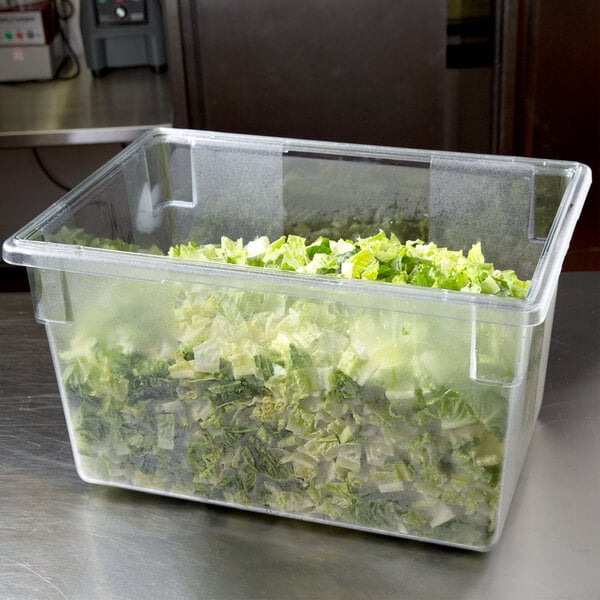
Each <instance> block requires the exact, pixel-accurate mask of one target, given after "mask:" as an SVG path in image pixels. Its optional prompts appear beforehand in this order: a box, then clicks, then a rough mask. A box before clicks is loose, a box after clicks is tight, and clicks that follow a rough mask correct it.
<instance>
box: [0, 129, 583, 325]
mask: <svg viewBox="0 0 600 600" xmlns="http://www.w3.org/2000/svg"><path fill="white" fill-rule="evenodd" d="M165 137H168V138H169V139H170V140H171V141H175V142H177V141H179V142H181V143H186V144H189V145H190V146H193V145H197V144H198V143H206V142H214V143H218V144H225V145H227V144H228V143H232V144H233V143H236V144H240V143H242V144H243V143H245V144H260V145H261V146H262V147H264V146H265V145H272V146H277V147H280V148H281V149H282V152H288V151H307V152H310V153H312V154H314V153H315V152H317V151H320V152H324V153H335V154H336V155H339V154H340V153H343V154H344V155H346V156H356V157H357V158H366V159H368V158H369V157H371V158H374V159H381V158H391V159H394V160H402V159H403V158H408V159H410V160H411V162H413V163H414V162H415V161H417V162H421V163H423V164H427V165H429V164H430V163H431V161H432V160H433V159H434V158H440V157H443V158H450V159H452V158H454V159H459V160H462V161H465V160H466V161H481V160H493V161H495V162H497V163H502V162H504V163H507V164H515V163H520V164H527V165H530V166H534V167H536V166H537V167H541V168H556V169H561V170H564V171H567V172H568V173H569V175H570V181H569V183H568V185H567V189H566V191H565V194H564V196H563V199H562V201H561V205H560V207H559V210H558V213H557V216H556V218H555V220H554V223H553V226H552V229H551V231H550V233H549V235H548V237H547V239H546V242H545V244H544V247H543V250H542V254H541V256H540V259H539V261H538V264H537V266H536V269H535V271H534V273H533V276H532V278H531V285H530V289H529V291H528V293H527V295H526V297H525V298H509V297H498V296H491V295H486V294H476V293H472V292H461V291H453V290H442V289H432V288H425V287H418V286H412V285H411V286H409V285H405V286H403V285H398V284H390V283H386V282H377V281H362V280H352V279H343V278H337V277H331V276H327V275H312V274H306V273H295V272H294V273H286V272H283V271H281V272H280V271H276V270H271V269H260V268H257V267H246V266H241V265H229V264H220V263H204V262H202V261H191V260H185V259H173V258H170V257H166V256H156V255H150V254H144V253H129V252H123V251H119V250H108V249H99V248H88V247H82V246H75V245H67V244H59V243H54V242H45V241H38V240H33V239H31V236H33V235H34V234H35V233H37V232H39V231H40V230H42V229H43V226H44V225H45V224H47V223H48V222H49V221H50V220H52V219H54V218H57V217H58V216H59V215H60V214H64V213H65V212H68V211H69V210H71V209H72V208H73V207H74V206H75V204H76V203H77V202H78V201H79V196H80V193H81V192H82V191H83V190H85V189H88V188H89V187H91V186H92V185H94V184H95V183H97V182H100V181H102V180H103V179H104V178H106V176H108V175H109V174H110V173H111V172H112V171H113V169H114V167H115V166H116V165H118V164H120V163H122V162H124V160H126V159H127V157H129V156H130V155H132V154H133V153H135V152H137V151H138V150H139V149H140V148H143V147H145V146H146V145H147V144H148V143H149V142H150V141H151V140H153V139H156V138H165ZM590 184H591V171H590V169H589V167H587V166H586V165H584V164H582V163H578V162H573V161H563V160H545V159H538V158H524V157H515V156H498V155H489V154H474V153H462V152H449V151H428V150H421V149H410V148H397V147H390V146H376V145H361V144H352V143H341V142H329V141H317V140H302V139H295V138H282V137H267V136H256V135H248V134H237V133H223V132H214V131H206V130H201V131H196V130H191V129H173V128H167V127H157V128H154V129H151V130H149V131H147V132H146V133H145V134H143V135H142V136H140V137H139V138H138V139H137V140H135V141H134V142H132V144H130V145H129V146H128V147H127V148H125V149H124V150H122V151H121V152H120V153H118V154H117V155H116V156H115V157H113V158H112V159H111V160H110V161H108V162H107V163H106V164H105V165H104V166H102V167H100V169H98V170H97V171H96V172H95V173H94V174H92V175H90V176H89V177H88V178H87V179H85V180H84V181H82V182H81V183H80V184H79V185H77V186H76V187H75V188H73V190H71V191H70V192H68V193H67V194H66V195H65V196H63V198H61V199H60V200H58V201H57V202H56V203H54V204H53V205H51V206H50V207H49V208H47V209H46V210H45V211H43V212H42V213H40V215H38V216H37V217H36V218H35V219H33V220H32V221H31V222H30V223H28V224H27V225H25V226H24V227H23V228H21V229H20V230H19V231H18V232H17V233H15V234H14V235H13V236H11V237H10V238H8V239H7V240H6V241H5V242H4V244H3V257H4V259H5V260H6V261H7V262H9V263H13V264H19V265H21V266H27V267H37V268H44V269H64V270H67V271H76V272H82V273H90V274H110V273H111V272H112V274H114V275H115V276H119V273H121V276H126V277H132V278H135V277H134V276H133V275H132V274H131V273H132V270H133V269H148V270H149V273H148V276H147V277H144V279H159V280H162V279H165V277H164V276H165V275H167V278H168V274H169V273H172V274H178V275H180V274H183V273H185V274H186V275H187V276H188V277H193V278H196V277H197V278H198V279H203V278H210V279H215V280H226V279H230V278H231V277H232V275H235V277H236V278H238V279H240V280H242V281H244V282H246V283H252V284H254V285H255V286H257V285H258V284H259V283H260V282H261V281H263V282H264V283H265V284H266V285H268V287H269V288H273V287H274V286H277V285H281V286H283V287H284V288H305V287H306V286H310V287H311V288H313V289H315V288H320V289H323V290H325V289H328V290H333V289H335V290H345V291H346V292H348V293H356V294H358V293H360V294H365V292H367V290H370V291H372V292H373V294H374V295H375V294H377V295H380V296H384V297H385V298H387V299H389V300H390V301H393V300H395V299H411V300H419V301H424V302H429V303H431V302H434V303H439V302H440V300H443V301H444V302H449V303H452V304H455V305H466V306H468V305H471V306H477V307H478V308H481V309H489V310H494V309H496V310H498V309H500V310H502V311H508V312H510V313H512V314H513V315H515V314H516V313H519V314H522V313H527V316H526V317H525V321H526V322H527V324H530V325H531V324H536V323H537V322H540V321H541V320H543V319H544V318H545V312H546V311H547V309H548V307H549V305H550V301H551V298H552V294H553V289H554V287H555V285H553V284H554V283H555V282H556V281H557V279H558V275H559V273H560V270H561V266H562V261H563V259H564V256H565V254H566V251H567V249H568V245H569V240H570V236H571V234H572V230H573V229H574V227H575V223H576V221H577V218H578V216H579V213H580V212H581V208H582V206H583V201H584V199H585V195H586V192H587V189H588V188H589V186H590ZM564 233H568V234H569V235H562V234H564ZM559 234H561V235H559ZM124 271H127V273H128V274H124ZM155 276H156V277H155ZM138 278H139V277H138ZM230 287H232V286H231V284H230ZM233 287H235V286H233ZM522 316H525V315H522ZM518 320H521V319H518Z"/></svg>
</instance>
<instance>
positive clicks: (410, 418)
mask: <svg viewBox="0 0 600 600" xmlns="http://www.w3.org/2000/svg"><path fill="white" fill-rule="evenodd" d="M79 239H80V238H79ZM98 246H99V247H108V245H101V244H98ZM169 255H170V256H172V257H177V258H184V259H188V260H204V261H219V262H222V263H233V264H238V265H250V266H256V267H261V268H281V269H287V270H294V271H299V272H305V273H314V274H327V275H332V276H338V277H358V278H361V279H367V280H379V281H387V282H390V283H402V284H415V285H430V286H433V287H443V288H446V289H453V290H467V291H471V292H478V293H494V294H499V295H505V296H513V297H522V296H523V295H524V294H525V293H526V289H527V283H526V282H521V281H519V280H518V278H517V277H516V275H514V274H513V272H511V271H497V270H496V269H494V268H493V266H492V265H490V264H489V263H486V262H485V259H484V257H483V255H482V252H481V246H480V245H479V244H476V245H474V246H473V248H471V250H470V251H469V252H468V253H467V255H466V256H465V255H464V254H463V253H462V252H456V251H451V250H447V249H446V248H438V247H437V246H436V245H435V244H432V243H424V242H420V241H415V242H406V243H401V242H400V241H399V240H398V239H397V238H396V237H395V236H394V235H390V236H387V235H385V234H384V233H383V232H380V233H379V234H377V235H375V236H371V237H367V238H358V239H357V240H356V241H355V242H351V241H349V240H344V239H341V240H337V241H332V240H329V239H327V238H324V237H319V238H317V239H315V240H314V241H312V242H307V240H306V239H305V238H303V237H300V236H295V235H294V236H283V237H281V238H279V239H277V240H275V241H269V240H268V239H267V238H265V237H259V238H257V239H256V240H254V241H251V242H250V243H248V244H243V242H242V241H241V240H230V239H227V238H223V240H222V241H221V243H219V244H210V245H198V244H195V243H193V242H190V243H187V244H182V245H178V246H175V247H173V248H171V250H170V251H169ZM125 285H128V286H131V285H132V282H130V281H128V280H124V282H123V286H125ZM145 285H147V286H149V285H150V284H148V283H146V284H145ZM156 285H160V286H162V287H164V286H165V285H168V286H172V293H170V294H168V295H164V294H163V296H161V297H160V298H161V300H160V311H161V315H162V316H161V322H163V323H171V324H172V325H171V327H172V329H173V331H171V332H170V335H169V341H168V343H166V342H165V343H162V344H161V343H160V342H161V340H154V341H153V343H152V344H151V343H149V342H146V341H145V340H147V337H148V336H147V335H143V336H142V335H139V336H135V335H132V334H131V331H132V330H133V329H135V327H136V317H135V313H136V312H139V313H142V312H146V311H147V310H151V306H152V302H153V300H152V298H153V297H156V298H158V297H159V296H158V295H156V294H155V295H153V294H152V293H151V292H150V291H147V293H146V294H145V297H146V298H147V302H148V303H149V304H148V309H144V308H143V302H142V300H141V299H139V298H138V299H137V301H135V300H134V299H133V297H132V296H131V295H130V290H129V289H128V292H127V294H123V293H122V290H121V292H120V291H119V282H118V281H117V282H115V283H114V284H113V287H112V288H111V290H110V291H107V292H106V294H105V295H103V296H102V298H101V301H100V300H98V302H99V303H100V302H101V304H102V306H100V304H99V305H98V306H97V307H94V306H93V305H92V306H90V307H88V308H89V310H88V311H87V312H86V316H85V318H84V319H83V320H85V321H86V322H85V323H81V322H75V323H74V325H73V328H74V329H73V330H72V332H70V333H69V335H66V336H64V337H61V338H60V340H62V341H59V345H58V349H59V357H60V365H61V370H62V378H63V382H64V388H65V390H66V396H67V406H68V410H69V413H70V419H71V422H72V425H73V431H74V433H75V440H76V449H77V452H78V455H79V457H80V465H81V468H82V470H83V471H84V472H85V473H86V474H87V475H88V477H90V478H92V479H95V480H97V481H103V482H108V483H113V484H117V485H127V486H135V487H140V488H143V489H149V490H155V491H159V492H167V493H174V494H179V495H184V496H189V497H196V498H199V499H203V500H207V501H214V502H225V503H229V504H233V505H236V506H246V507H251V508H256V509H260V510H266V511H269V512H275V513H278V514H285V515H292V516H299V517H302V518H308V519H316V520H323V521H327V522H335V523H339V524H343V525H350V526H357V527H361V528H368V529H374V530H377V531H382V532H389V533H393V534H399V535H408V536H412V537H416V538H419V539H428V540H432V541H442V542H447V543H452V544H459V545H464V546H468V547H477V546H486V545H487V544H488V543H489V541H490V540H491V538H492V536H493V535H494V532H495V530H496V526H497V505H498V500H499V495H500V484H501V479H502V469H503V459H504V441H505V434H506V425H507V418H508V394H509V390H510V388H507V387H505V386H502V385H494V384H493V383H488V384H481V383H479V382H476V381H473V380H472V379H471V376H470V375H471V374H470V371H469V362H470V360H471V359H472V357H471V354H470V352H471V347H472V346H471V344H472V331H471V323H462V322H459V321H457V320H454V319H444V318H441V317H437V318H433V317H428V316H424V315H416V314H404V313H400V312H394V311H386V310H380V309H368V308H360V307H351V306H347V305H344V304H343V303H341V302H334V301H325V300H320V301H319V300H311V299H306V298H301V297H292V296H287V295H284V294H277V293H259V292H251V291H243V290H237V289H233V288H231V289H230V288H219V287H214V286H209V285H192V284H185V285H184V284H176V283H173V284H156ZM161 289H162V288H161ZM169 289H171V288H169ZM109 294H114V297H115V304H116V305H118V306H122V303H123V302H125V301H127V298H130V297H131V298H132V300H131V301H132V302H136V304H135V307H134V308H135V311H133V310H132V311H125V312H124V313H123V311H122V309H119V313H123V314H126V315H127V317H123V318H127V323H126V328H124V327H122V325H123V324H120V323H118V320H119V313H116V314H115V315H114V318H115V320H116V321H117V322H116V323H115V327H114V328H112V329H111V330H110V331H109V330H108V329H109V328H107V327H100V326H98V325H95V323H96V320H95V319H94V314H96V315H97V314H98V311H102V310H106V308H105V307H106V306H107V304H110V298H109ZM96 296H97V294H94V295H91V297H90V302H91V303H92V304H93V302H94V298H95V297H96ZM165 298H168V299H169V301H168V302H165ZM117 300H118V302H117ZM140 302H142V304H141V305H139V303H140ZM119 303H120V304H119ZM156 303H157V306H158V303H159V301H158V300H156ZM96 309H97V310H96ZM165 314H168V318H165V316H164V315H165ZM140 323H142V321H141V320H140ZM143 323H144V325H143V327H144V328H147V319H146V320H145V321H143ZM141 326H142V325H140V327H141ZM121 330H122V331H128V332H129V333H128V334H127V336H126V337H127V339H123V340H119V339H118V335H119V334H118V332H119V331H121ZM483 333H485V334H486V335H487V337H486V340H487V346H486V349H487V348H489V349H491V350H489V351H490V352H491V351H492V350H494V349H496V348H502V350H503V352H504V353H505V354H507V355H508V356H509V357H510V356H512V355H514V354H515V353H516V350H515V348H513V347H512V345H513V344H516V343H518V339H517V338H516V337H514V336H513V337H512V338H511V337H510V336H507V335H506V332H505V331H503V329H502V328H501V327H498V326H493V327H491V328H490V329H489V331H488V330H485V331H484V332H483ZM132 340H133V342H132ZM499 344H500V345H499Z"/></svg>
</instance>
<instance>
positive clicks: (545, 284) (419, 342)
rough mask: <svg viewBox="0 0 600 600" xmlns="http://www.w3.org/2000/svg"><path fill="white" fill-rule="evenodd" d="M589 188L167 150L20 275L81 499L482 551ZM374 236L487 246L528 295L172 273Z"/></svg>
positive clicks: (474, 159) (176, 145) (61, 226)
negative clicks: (285, 245) (111, 490)
mask: <svg viewBox="0 0 600 600" xmlns="http://www.w3.org/2000/svg"><path fill="white" fill-rule="evenodd" d="M590 181H591V176H590V171H589V169H588V168H587V167H586V166H584V165H581V164H578V163H573V162H562V161H561V162H559V161H544V160H534V159H525V158H511V157H499V156H493V157H492V156H478V155H467V154H456V153H446V152H426V151H420V150H407V149H395V148H384V147H375V146H359V145H351V144H337V143H322V142H313V141H300V140H289V139H276V138H262V137H254V136H243V135H230V134H221V133H211V132H196V131H183V130H169V129H157V130H154V131H152V132H149V133H148V134H146V135H144V136H143V137H141V138H140V139H139V140H138V141H136V142H134V143H133V144H131V145H130V146H129V147H128V148H127V149H125V150H124V151H122V152H121V153H120V154H119V155H118V156H116V157H115V158H114V159H113V160H111V161H110V162H109V163H107V164H106V165H105V166H104V167H103V168H101V169H100V170H99V171H97V172H96V173H95V174H94V175H92V176H91V177H90V178H88V179H87V180H86V181H84V182H83V183H82V184H81V185H79V186H78V187H77V188H75V189H74V190H73V191H71V192H69V193H68V194H67V195H66V196H65V197H64V198H63V199H61V200H60V201H59V202H57V203H56V204H54V205H53V206H51V207H50V208H49V209H48V210H46V211H45V212H44V213H42V214H41V215H40V216H39V217H37V218H36V219H35V220H34V221H32V222H31V223H30V224H29V225H27V226H26V227H24V228H23V229H22V230H21V231H20V232H18V233H17V234H16V235H15V236H13V237H12V238H10V239H9V240H7V241H6V242H5V244H4V258H5V260H7V261H8V262H10V263H14V264H18V265H25V266H27V267H28V269H29V274H30V281H31V287H32V292H33V299H34V305H35V315H36V319H37V320H38V321H39V322H41V323H43V324H44V325H45V326H46V330H47V334H48V339H49V343H50V348H51V351H52V356H53V360H54V364H55V367H56V373H57V378H58V383H59V386H60V393H61V397H62V402H63V406H64V411H65V415H66V420H67V424H68V428H69V434H70V438H71V443H72V447H73V452H74V457H75V463H76V466H77V470H78V472H79V474H80V476H81V477H82V478H83V479H84V480H85V481H88V482H92V483H98V484H105V485H111V486H119V487H124V488H130V489H134V490H141V491H147V492H154V493H158V494H164V495H168V496H175V497H180V498H189V499H192V500H199V501H203V502H208V503H214V504H221V505H227V506H234V507H238V508H243V509H247V510H251V511H258V512H264V513H272V514H274V515H281V516H287V517H294V518H297V519H305V520H309V521H318V522H321V523H328V524H331V525H340V526H345V527H352V528H357V529H362V530H368V531H373V532H379V533H385V534H391V535H397V536H402V537H407V538H413V539H419V540H424V541H430V542H436V543H441V544H447V545H452V546H458V547H463V548H470V549H474V550H487V549H489V548H491V547H492V546H493V544H494V543H495V542H496V541H497V540H498V538H499V536H500V533H501V530H502V527H503V524H504V522H505V519H506V516H507V512H508V508H509V504H510V501H511V497H512V495H513V492H514V490H515V486H516V483H517V479H518V477H519V472H520V470H521V466H522V463H523V459H524V457H525V453H526V450H527V446H528V444H529V441H530V438H531V434H532V430H533V427H534V423H535V420H536V416H537V414H538V411H539V408H540V403H541V400H542V395H543V388H544V378H545V371H546V364H547V357H548V347H549V342H550V330H551V325H552V316H553V309H554V298H555V294H556V289H557V282H558V277H559V273H560V270H561V265H562V262H563V259H564V257H565V254H566V251H567V248H568V245H569V240H570V237H571V235H572V232H573V229H574V227H575V223H576V220H577V218H578V216H579V214H580V211H581V208H582V204H583V202H584V198H585V195H586V193H587V190H588V188H589V185H590ZM379 229H383V230H384V231H387V232H394V233H396V235H397V236H398V237H399V238H401V239H403V240H405V239H417V238H418V239H421V240H424V241H429V240H431V241H433V242H435V243H437V244H438V245H440V246H447V247H449V248H451V249H454V250H459V249H462V250H464V251H465V252H466V251H468V249H469V248H470V247H471V245H472V244H473V243H475V242H478V241H481V242H482V245H483V252H484V254H485V256H486V259H487V260H489V261H491V262H493V263H494V264H495V266H496V267H497V268H499V269H514V270H515V271H516V272H517V274H518V275H519V276H520V277H521V278H530V279H531V286H530V289H529V292H528V294H527V296H526V297H525V298H524V299H515V298H508V297H498V296H494V295H484V294H476V293H469V292H461V291H448V290H442V289H429V288H424V287H416V286H407V285H396V284H391V283H383V282H374V281H362V280H351V279H342V278H336V277H331V276H327V275H318V274H317V275H311V274H301V273H291V272H285V271H275V270H267V269H264V268H257V267H252V266H237V265H232V264H216V263H206V262H197V261H190V260H184V259H174V258H170V257H168V256H165V252H166V251H167V250H168V248H169V247H170V246H171V245H173V244H178V243H184V242H187V241H189V240H195V241H196V242H198V243H213V242H218V241H219V240H220V238H221V236H228V237H230V238H233V239H237V238H239V237H243V238H244V240H245V241H249V240H251V239H253V238H255V237H256V236H262V235H267V236H269V237H270V238H271V239H272V240H274V239H276V238H278V237H279V236H281V235H283V234H298V235H300V236H304V237H307V238H310V239H314V238H316V237H318V236H319V235H324V236H327V237H330V238H334V239H338V238H352V237H353V236H355V235H356V234H361V235H371V234H374V233H376V232H377V231H378V230H379ZM107 240H109V241H110V240H112V242H107ZM115 240H120V241H119V242H116V243H115V242H114V241H115ZM115 247H117V249H115Z"/></svg>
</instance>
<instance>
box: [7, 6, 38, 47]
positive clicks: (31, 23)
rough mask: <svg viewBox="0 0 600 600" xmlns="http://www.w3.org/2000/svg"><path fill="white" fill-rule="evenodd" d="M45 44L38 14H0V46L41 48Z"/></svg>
mask: <svg viewBox="0 0 600 600" xmlns="http://www.w3.org/2000/svg"><path fill="white" fill-rule="evenodd" d="M46 43H47V41H46V33H45V31H44V23H43V20H42V15H41V14H40V13H39V12H33V11H32V12H21V11H19V12H4V13H0V46H43V45H44V44H46Z"/></svg>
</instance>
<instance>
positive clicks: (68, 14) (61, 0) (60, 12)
mask: <svg viewBox="0 0 600 600" xmlns="http://www.w3.org/2000/svg"><path fill="white" fill-rule="evenodd" d="M59 7H60V8H59ZM54 11H55V13H56V16H57V17H58V20H59V23H58V30H59V32H60V37H61V39H62V41H63V44H64V45H65V48H66V49H67V51H68V54H69V56H67V57H66V58H65V60H64V62H63V64H62V65H61V67H60V69H59V70H58V72H59V73H60V72H61V70H62V69H63V67H64V65H65V64H66V62H67V60H68V59H69V58H70V59H71V62H72V63H73V65H74V67H75V69H74V71H73V72H72V73H69V74H68V75H60V74H58V75H56V77H55V79H59V80H61V81H68V80H69V79H75V78H76V77H79V74H80V73H81V65H80V64H79V58H78V57H77V54H76V53H75V51H74V50H73V46H71V44H70V42H69V39H68V38H67V35H66V34H65V29H64V27H63V23H66V22H67V21H68V20H69V19H71V18H72V17H73V15H74V14H75V6H74V5H73V2H71V0H57V1H56V2H55V3H54Z"/></svg>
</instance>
